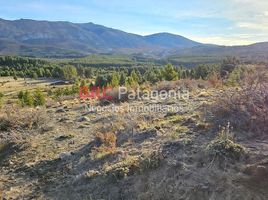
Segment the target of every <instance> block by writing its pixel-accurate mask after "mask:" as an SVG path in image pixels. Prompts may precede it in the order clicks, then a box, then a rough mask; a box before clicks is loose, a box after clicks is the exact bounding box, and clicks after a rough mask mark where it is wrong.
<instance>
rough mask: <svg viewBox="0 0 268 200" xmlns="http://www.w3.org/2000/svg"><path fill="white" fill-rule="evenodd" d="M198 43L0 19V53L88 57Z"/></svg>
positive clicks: (96, 27) (75, 25) (166, 35)
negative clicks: (67, 53) (49, 53)
mask: <svg viewBox="0 0 268 200" xmlns="http://www.w3.org/2000/svg"><path fill="white" fill-rule="evenodd" d="M198 45H200V43H198V42H194V41H192V40H189V39H187V38H184V37H181V36H178V35H173V34H169V33H159V34H154V35H149V36H141V35H136V34H132V33H126V32H123V31H120V30H116V29H112V28H107V27H104V26H101V25H96V24H93V23H83V24H82V23H81V24H78V23H70V22H49V21H36V20H28V19H21V20H14V21H11V20H3V19H0V53H1V54H9V53H12V52H14V53H15V54H23V53H25V54H27V52H28V53H30V52H32V51H34V50H38V51H40V53H41V52H42V51H48V50H51V51H52V52H53V51H56V50H58V51H64V50H66V51H67V52H70V53H71V52H77V53H78V54H89V53H116V52H122V51H126V52H127V51H130V52H132V51H133V52H142V51H151V50H153V51H160V50H165V49H172V48H186V47H187V48H188V47H193V46H198Z"/></svg>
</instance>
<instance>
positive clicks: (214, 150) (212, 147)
mask: <svg viewBox="0 0 268 200" xmlns="http://www.w3.org/2000/svg"><path fill="white" fill-rule="evenodd" d="M206 150H207V152H208V153H209V155H210V156H211V157H212V158H213V159H216V158H218V159H222V158H224V159H227V158H233V159H238V158H240V156H241V155H242V154H243V153H244V148H243V147H242V146H241V145H239V144H237V143H235V142H234V138H233V136H232V134H231V128H230V124H229V123H228V125H227V126H226V127H223V128H222V129H221V131H220V132H219V134H218V135H217V137H216V138H215V139H214V140H212V141H211V142H210V143H209V144H208V145H207V147H206Z"/></svg>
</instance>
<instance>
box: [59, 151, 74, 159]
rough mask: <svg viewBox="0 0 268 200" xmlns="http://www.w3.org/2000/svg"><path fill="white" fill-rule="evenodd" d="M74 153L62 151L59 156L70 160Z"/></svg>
mask: <svg viewBox="0 0 268 200" xmlns="http://www.w3.org/2000/svg"><path fill="white" fill-rule="evenodd" d="M73 155H74V153H73V152H63V153H60V155H59V158H60V159H61V160H69V159H70V158H71V157H72V156H73Z"/></svg>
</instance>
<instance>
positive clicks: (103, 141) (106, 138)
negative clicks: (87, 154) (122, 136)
mask: <svg viewBox="0 0 268 200" xmlns="http://www.w3.org/2000/svg"><path fill="white" fill-rule="evenodd" d="M116 141H117V137H116V135H115V134H114V133H111V132H108V133H97V135H96V142H97V144H98V146H97V147H95V148H94V149H93V151H92V156H93V157H94V158H102V157H104V156H106V155H109V154H113V153H115V151H116Z"/></svg>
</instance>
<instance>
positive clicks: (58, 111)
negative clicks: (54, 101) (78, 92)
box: [56, 108, 66, 113]
mask: <svg viewBox="0 0 268 200" xmlns="http://www.w3.org/2000/svg"><path fill="white" fill-rule="evenodd" d="M56 113H66V111H65V110H64V109H63V108H59V109H57V110H56Z"/></svg>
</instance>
